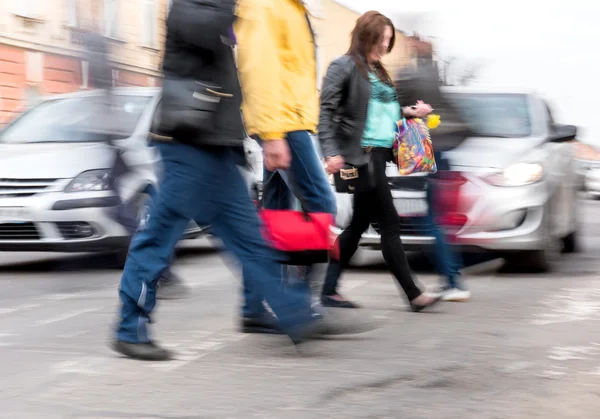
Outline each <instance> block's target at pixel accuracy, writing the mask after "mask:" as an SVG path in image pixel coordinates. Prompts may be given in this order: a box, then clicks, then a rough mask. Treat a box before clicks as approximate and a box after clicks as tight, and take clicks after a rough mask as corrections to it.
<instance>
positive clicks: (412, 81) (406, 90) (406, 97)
mask: <svg viewBox="0 0 600 419" xmlns="http://www.w3.org/2000/svg"><path fill="white" fill-rule="evenodd" d="M416 84H417V78H416V74H415V73H414V72H408V71H406V72H402V73H400V76H399V77H398V80H397V81H396V82H395V86H396V96H397V97H398V102H399V103H400V106H401V107H402V109H403V108H404V107H405V106H412V105H414V104H416V103H417V101H418V100H419V99H420V98H419V95H418V93H417V86H416ZM402 117H406V116H405V115H404V114H403V115H402ZM407 118H409V117H407Z"/></svg>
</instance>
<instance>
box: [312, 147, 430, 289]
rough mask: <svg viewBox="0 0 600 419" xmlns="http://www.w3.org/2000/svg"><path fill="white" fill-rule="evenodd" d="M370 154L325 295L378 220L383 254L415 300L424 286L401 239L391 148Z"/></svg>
mask: <svg viewBox="0 0 600 419" xmlns="http://www.w3.org/2000/svg"><path fill="white" fill-rule="evenodd" d="M371 154H372V155H371V168H370V169H367V168H366V167H365V168H361V169H360V171H359V177H358V179H357V184H356V186H355V191H354V212H353V214H352V220H351V221H350V225H349V226H348V228H346V229H345V230H344V232H343V233H342V234H341V235H340V237H339V242H340V261H339V263H331V264H330V265H329V268H328V271H327V277H326V279H325V284H324V286H323V295H334V294H336V292H337V291H336V289H337V283H338V280H339V277H340V275H341V273H342V271H343V270H344V269H345V268H346V267H347V266H348V263H349V262H350V259H351V258H352V256H353V255H354V253H355V252H356V250H357V249H358V243H359V241H360V238H361V236H362V234H363V233H364V232H365V230H367V228H368V227H369V225H370V224H371V223H377V224H379V231H380V234H381V248H382V252H383V257H384V259H385V261H386V263H387V265H388V267H389V269H390V271H391V273H392V274H393V275H394V277H395V278H396V280H397V281H398V284H399V285H400V286H401V287H402V289H403V290H404V293H405V294H406V296H407V298H408V300H409V301H410V300H414V299H415V298H417V297H418V296H419V295H421V290H420V289H419V287H417V285H416V284H415V282H414V280H413V277H412V274H411V271H410V268H409V266H408V261H407V260H406V254H405V253H404V247H403V246H402V240H401V239H400V223H401V221H400V216H399V215H398V212H397V211H396V208H395V207H394V200H393V198H392V192H391V191H390V187H389V185H388V181H387V177H386V174H385V168H386V163H387V162H388V161H390V160H391V159H392V150H391V149H389V148H373V149H372V150H371Z"/></svg>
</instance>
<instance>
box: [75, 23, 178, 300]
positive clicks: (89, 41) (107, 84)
mask: <svg viewBox="0 0 600 419" xmlns="http://www.w3.org/2000/svg"><path fill="white" fill-rule="evenodd" d="M83 40H84V47H85V52H84V57H83V58H84V60H85V61H87V62H88V69H89V78H88V79H89V83H90V85H92V86H93V87H94V88H96V89H99V90H100V91H101V94H100V95H97V96H94V97H93V98H92V99H95V102H93V101H89V102H91V103H92V105H91V106H94V107H96V109H94V110H95V112H96V117H95V118H93V119H92V120H91V121H90V123H89V126H87V127H86V129H88V130H89V131H90V133H94V134H97V133H101V134H103V136H104V138H105V139H106V142H107V144H108V145H109V146H110V147H111V148H112V149H114V150H115V160H114V163H113V166H112V168H111V173H110V178H111V186H112V189H113V190H114V191H115V192H116V193H117V195H118V196H119V198H120V200H121V203H120V205H118V206H117V207H116V208H111V209H110V211H109V213H110V214H111V216H112V217H113V218H114V219H115V220H116V221H117V222H119V223H120V224H121V225H122V226H123V227H124V228H125V229H126V230H127V233H128V234H129V235H130V239H131V237H133V234H134V233H135V231H136V229H137V228H138V226H139V223H140V221H142V220H138V215H139V214H138V212H139V209H140V207H141V206H143V205H145V204H146V203H142V202H135V201H134V197H133V196H128V195H127V194H126V193H125V191H124V190H123V188H121V187H120V186H121V184H122V181H123V179H124V178H126V177H127V176H131V175H132V174H133V173H132V172H134V171H135V167H137V165H135V164H130V163H129V162H128V160H130V159H136V157H135V156H136V155H137V154H139V153H143V151H142V148H143V147H144V145H140V144H137V143H136V144H135V145H132V146H131V147H130V148H124V146H125V144H123V143H117V142H115V140H116V139H121V137H120V136H119V131H118V129H119V121H118V118H119V115H121V112H114V104H113V95H114V86H113V77H112V71H113V68H112V66H111V61H110V42H109V41H108V39H106V37H104V36H102V35H101V34H99V33H97V32H94V31H89V32H86V33H85V34H84V38H83ZM89 102H88V103H89ZM136 146H140V147H136ZM149 160H152V159H151V158H149ZM188 292H189V290H188V287H187V286H186V285H185V284H184V282H183V280H182V279H181V278H180V277H179V276H177V275H175V274H173V273H172V272H171V269H170V267H169V268H167V269H166V270H165V271H164V272H163V273H162V275H161V278H160V281H159V282H158V291H157V297H158V298H164V299H175V298H182V297H184V296H186V295H187V294H188Z"/></svg>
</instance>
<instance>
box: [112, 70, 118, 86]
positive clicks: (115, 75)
mask: <svg viewBox="0 0 600 419" xmlns="http://www.w3.org/2000/svg"><path fill="white" fill-rule="evenodd" d="M118 85H119V70H112V86H113V87H117V86H118Z"/></svg>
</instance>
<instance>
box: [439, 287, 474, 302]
mask: <svg viewBox="0 0 600 419" xmlns="http://www.w3.org/2000/svg"><path fill="white" fill-rule="evenodd" d="M470 298H471V291H467V290H461V289H459V288H449V289H446V290H444V292H443V293H442V301H454V302H461V303H464V302H466V301H469V299H470Z"/></svg>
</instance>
